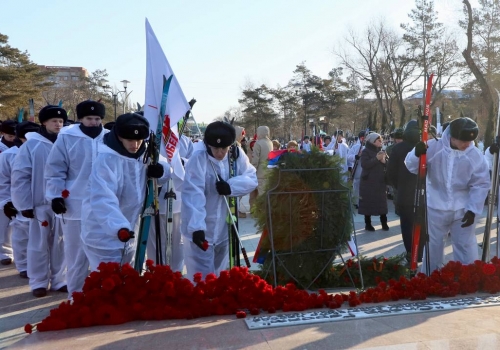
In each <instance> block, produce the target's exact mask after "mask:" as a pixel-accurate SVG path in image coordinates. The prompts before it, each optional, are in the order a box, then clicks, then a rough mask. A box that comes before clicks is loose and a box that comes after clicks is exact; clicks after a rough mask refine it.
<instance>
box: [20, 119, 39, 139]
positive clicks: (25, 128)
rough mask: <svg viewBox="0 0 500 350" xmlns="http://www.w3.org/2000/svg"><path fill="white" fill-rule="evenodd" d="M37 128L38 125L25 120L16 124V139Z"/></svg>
mask: <svg viewBox="0 0 500 350" xmlns="http://www.w3.org/2000/svg"><path fill="white" fill-rule="evenodd" d="M39 129H40V125H38V124H37V123H33V122H30V121H28V120H27V121H24V122H22V123H19V124H17V125H16V136H17V138H18V139H25V138H26V134H27V133H29V132H37V131H38V130H39Z"/></svg>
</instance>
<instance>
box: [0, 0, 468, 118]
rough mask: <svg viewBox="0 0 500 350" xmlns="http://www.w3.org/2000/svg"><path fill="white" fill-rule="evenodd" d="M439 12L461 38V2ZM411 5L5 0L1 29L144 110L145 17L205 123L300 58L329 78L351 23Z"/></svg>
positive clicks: (445, 3) (281, 78) (447, 2)
mask: <svg viewBox="0 0 500 350" xmlns="http://www.w3.org/2000/svg"><path fill="white" fill-rule="evenodd" d="M471 3H472V4H473V6H474V5H475V4H477V0H473V1H471ZM435 6H436V10H437V11H438V12H439V17H440V21H442V22H445V23H446V24H449V25H452V26H453V27H454V28H455V29H456V31H457V35H459V36H461V37H463V36H464V35H462V34H461V30H459V29H458V28H457V26H456V22H457V20H458V18H461V17H462V2H461V1H457V0H436V1H435ZM414 7H415V2H414V0H322V1H320V0H265V1H264V0H247V1H239V0H225V1H222V0H188V1H181V0H143V1H132V0H116V1H115V0H99V1H97V0H87V1H72V0H49V1H39V0H2V1H1V3H0V33H2V34H5V35H8V36H9V44H10V45H11V46H14V47H17V48H19V49H21V50H27V51H28V52H29V54H30V55H31V59H32V60H33V61H34V62H35V63H37V64H42V65H48V66H81V67H85V68H86V69H88V70H89V72H92V71H94V70H96V69H106V70H107V72H108V73H109V84H110V85H112V86H113V85H116V87H117V88H120V89H122V85H121V83H120V81H121V80H124V79H127V80H129V81H131V83H130V84H129V91H130V90H132V91H133V93H132V95H131V98H132V101H134V102H139V103H141V104H142V102H143V101H144V89H145V72H146V42H145V29H144V26H145V24H144V22H145V18H146V17H147V18H148V19H149V21H150V23H151V26H152V27H153V30H154V31H155V33H156V36H157V37H158V40H159V41H160V44H161V45H162V47H163V51H164V52H165V55H166V56H167V59H168V60H169V62H170V65H171V66H172V69H173V70H174V73H175V74H176V76H177V78H178V80H179V82H180V84H181V86H182V89H183V91H184V93H185V94H186V98H187V99H188V100H189V99H191V98H192V97H194V98H196V99H197V101H198V102H197V104H196V106H195V107H194V109H193V113H194V115H195V117H196V119H197V120H198V121H205V122H210V121H211V120H213V119H214V118H215V117H217V116H220V115H222V114H223V113H224V111H226V110H227V109H228V108H230V107H231V106H237V105H238V98H240V94H241V89H242V87H243V86H244V85H245V84H246V82H248V81H251V82H253V83H254V84H256V85H260V84H263V83H264V84H267V85H269V86H271V87H276V86H277V85H278V84H280V85H281V86H284V85H286V84H287V82H288V80H289V79H290V78H291V77H292V75H293V74H292V72H293V70H294V69H295V66H296V65H297V64H300V63H301V62H302V61H305V63H306V66H307V67H308V68H309V69H310V70H311V71H312V72H313V74H315V75H318V76H321V77H326V76H327V73H328V72H329V71H330V70H331V69H332V68H334V67H337V66H338V62H337V61H336V59H335V57H334V56H333V54H332V51H333V49H334V47H336V45H338V43H339V42H341V41H342V38H343V37H344V36H345V35H346V32H347V29H348V28H349V27H351V28H354V29H355V30H359V31H362V30H363V29H364V28H365V27H366V26H367V24H368V23H370V21H373V20H377V19H380V18H385V19H386V21H387V23H388V24H389V25H390V26H392V27H394V28H396V29H398V28H399V24H400V23H402V22H404V23H408V22H409V18H408V13H409V12H410V10H411V9H412V8H414ZM462 46H463V45H462Z"/></svg>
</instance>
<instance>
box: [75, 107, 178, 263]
mask: <svg viewBox="0 0 500 350" xmlns="http://www.w3.org/2000/svg"><path fill="white" fill-rule="evenodd" d="M147 137H149V122H148V120H147V119H146V118H144V117H143V116H142V115H139V114H137V113H127V114H123V115H120V116H119V117H118V118H117V119H116V124H115V125H114V126H113V129H112V130H111V131H110V132H109V133H107V134H106V135H104V139H103V143H101V144H99V145H98V155H97V158H96V159H95V162H94V164H93V165H92V171H91V173H90V178H89V181H88V184H87V189H86V193H85V196H84V198H83V202H82V216H81V220H82V232H81V237H82V241H83V248H84V250H85V253H86V255H87V258H88V259H89V264H90V269H91V270H92V271H95V270H97V268H98V266H99V264H100V263H101V262H118V263H122V264H125V263H132V260H133V256H134V253H135V246H136V245H135V239H134V237H135V235H134V233H137V229H138V227H139V215H140V214H141V210H142V207H143V202H144V198H145V195H146V180H147V177H151V178H157V179H158V183H159V184H163V183H165V182H166V181H167V180H168V179H169V178H170V165H169V164H168V163H167V162H166V160H165V158H163V157H160V162H159V163H158V164H150V165H146V164H145V163H144V161H143V160H144V156H145V151H146V145H145V143H144V140H145V139H146V138H147Z"/></svg>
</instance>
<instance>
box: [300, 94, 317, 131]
mask: <svg viewBox="0 0 500 350" xmlns="http://www.w3.org/2000/svg"><path fill="white" fill-rule="evenodd" d="M300 93H301V91H300V90H295V94H296V95H297V96H299V95H300ZM315 94H316V91H311V92H309V91H307V88H305V93H304V94H303V95H302V102H303V104H304V133H303V135H302V139H304V136H305V135H306V133H307V100H308V99H309V98H311V97H313V96H314V95H315Z"/></svg>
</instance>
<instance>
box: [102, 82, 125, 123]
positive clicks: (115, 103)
mask: <svg viewBox="0 0 500 350" xmlns="http://www.w3.org/2000/svg"><path fill="white" fill-rule="evenodd" d="M106 83H107V81H106V80H101V86H102V88H103V89H104V91H107V92H110V93H111V96H112V97H113V107H114V112H115V121H116V106H117V105H118V99H117V97H118V94H120V93H123V94H124V96H125V97H124V100H123V114H125V102H126V100H127V97H128V95H130V92H129V93H128V94H127V84H128V83H130V81H128V80H122V81H121V82H120V83H122V84H123V91H116V92H113V90H110V86H109V85H107V84H106ZM108 90H109V91H108ZM131 92H132V91H131Z"/></svg>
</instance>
